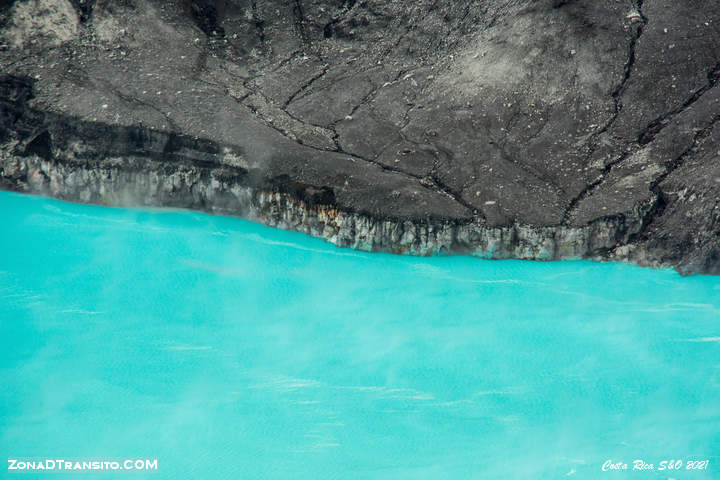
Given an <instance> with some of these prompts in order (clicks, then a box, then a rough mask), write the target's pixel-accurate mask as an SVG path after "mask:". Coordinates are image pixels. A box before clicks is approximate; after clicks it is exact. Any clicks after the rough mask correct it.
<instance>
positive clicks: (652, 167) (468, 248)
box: [0, 0, 720, 274]
mask: <svg viewBox="0 0 720 480" xmlns="http://www.w3.org/2000/svg"><path fill="white" fill-rule="evenodd" d="M0 187H2V188H5V189H11V190H17V191H25V192H34V193H41V194H46V195H52V196H56V197H59V198H65V199H69V200H75V201H84V202H94V203H104V204H118V205H119V204H122V205H127V204H139V205H171V206H180V207H188V208H197V209H203V210H207V211H213V212H218V213H226V214H233V215H240V216H244V217H248V218H252V219H254V220H258V221H261V222H264V223H267V224H270V225H275V226H278V227H281V228H290V229H294V230H299V231H305V232H307V233H310V234H312V235H316V236H320V237H323V238H326V239H328V240H330V241H332V242H334V243H336V244H339V245H343V246H352V247H355V248H362V249H367V250H384V251H391V252H396V253H413V254H432V253H442V252H449V253H471V254H475V255H481V256H485V257H492V258H532V259H559V258H594V259H601V260H622V261H632V262H636V263H639V264H643V265H652V266H672V267H675V268H677V269H678V270H680V271H681V272H683V273H713V274H720V4H718V3H717V1H716V0H692V1H683V2H676V1H669V0H617V1H607V2H598V1H594V0H562V1H561V0H417V1H412V2H408V1H401V0H283V1H280V0H217V1H210V0H182V1H180V0H174V1H159V0H114V1H110V0H25V1H19V0H18V1H5V2H0Z"/></svg>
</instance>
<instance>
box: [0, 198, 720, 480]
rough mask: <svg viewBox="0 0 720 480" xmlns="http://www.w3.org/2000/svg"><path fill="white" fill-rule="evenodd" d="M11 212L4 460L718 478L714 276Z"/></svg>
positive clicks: (224, 224) (0, 398)
mask: <svg viewBox="0 0 720 480" xmlns="http://www.w3.org/2000/svg"><path fill="white" fill-rule="evenodd" d="M0 211H1V212H3V221H2V227H1V228H2V235H0V379H1V380H0V382H1V384H2V387H1V388H0V452H2V453H3V455H5V456H6V457H43V458H44V457H50V458H63V457H65V458H87V457H92V458H100V459H106V458H136V457H138V458H157V459H158V462H159V465H158V467H159V470H158V472H156V473H152V474H142V475H140V476H141V477H142V478H156V479H174V478H199V479H288V478H293V479H304V478H307V479H331V478H337V479H348V478H362V479H364V478H372V479H398V478H407V479H410V478H412V479H423V478H428V479H441V478H442V479H466V478H483V479H533V478H583V479H584V478H591V479H592V478H693V479H701V478H717V476H718V474H719V472H720V278H717V277H708V276H695V277H689V278H683V277H681V276H679V275H677V274H676V273H674V272H673V271H658V270H651V269H643V268H638V267H633V266H629V265H622V264H595V263H589V262H554V263H538V262H521V261H487V260H480V259H476V258H469V257H461V256H456V257H444V258H412V257H401V256H391V255H385V254H365V253H359V252H355V251H351V250H346V249H338V248H335V247H333V246H331V245H329V244H326V243H324V242H322V241H320V240H315V239H311V238H308V237H306V236H304V235H301V234H296V233H290V232H283V231H278V230H274V229H270V228H266V227H263V226H260V225H257V224H253V223H250V222H247V221H243V220H240V219H234V218H224V217H214V216H209V215H205V214H200V213H193V212H174V211H147V210H127V209H110V208H103V207H93V206H85V205H75V204H68V203H62V202H58V201H54V200H49V199H43V198H37V197H30V196H20V195H16V194H10V193H0ZM608 459H612V460H613V461H624V462H626V463H630V462H631V461H632V460H634V459H644V460H645V461H647V462H648V463H653V464H655V466H656V468H657V466H658V464H659V462H660V461H662V460H670V459H683V460H684V461H687V460H700V459H710V469H709V470H708V471H706V472H687V471H675V472H670V474H668V472H658V471H655V472H644V473H633V472H613V473H603V472H602V471H601V466H602V464H603V462H605V461H606V460H608ZM3 472H6V471H5V470H3ZM71 476H72V475H71ZM73 477H74V476H73ZM117 477H118V475H113V474H108V473H105V474H83V476H82V478H88V479H90V478H117ZM122 477H125V475H122ZM23 478H25V477H23ZM52 478H67V476H62V477H57V476H54V477H52ZM134 478H138V476H135V477H134Z"/></svg>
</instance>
